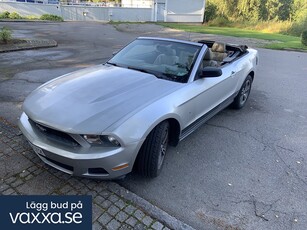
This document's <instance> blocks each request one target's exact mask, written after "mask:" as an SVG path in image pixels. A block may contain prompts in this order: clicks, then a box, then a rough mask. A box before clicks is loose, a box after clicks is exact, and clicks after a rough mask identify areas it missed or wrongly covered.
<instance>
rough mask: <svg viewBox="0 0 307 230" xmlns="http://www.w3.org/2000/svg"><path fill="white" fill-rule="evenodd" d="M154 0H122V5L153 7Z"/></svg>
mask: <svg viewBox="0 0 307 230" xmlns="http://www.w3.org/2000/svg"><path fill="white" fill-rule="evenodd" d="M153 2H154V0H122V1H121V5H122V7H141V8H152V7H153Z"/></svg>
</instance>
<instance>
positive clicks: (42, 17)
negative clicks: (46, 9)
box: [40, 14, 64, 22]
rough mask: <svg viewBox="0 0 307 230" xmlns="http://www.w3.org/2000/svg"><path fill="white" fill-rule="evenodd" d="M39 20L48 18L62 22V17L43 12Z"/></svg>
mask: <svg viewBox="0 0 307 230" xmlns="http://www.w3.org/2000/svg"><path fill="white" fill-rule="evenodd" d="M40 19H41V20H49V21H59V22H63V21H64V20H63V18H62V17H60V16H57V15H53V14H43V15H42V16H41V17H40Z"/></svg>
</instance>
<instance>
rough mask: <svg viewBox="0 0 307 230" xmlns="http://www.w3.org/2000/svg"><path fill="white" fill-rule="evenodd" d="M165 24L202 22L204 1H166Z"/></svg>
mask: <svg viewBox="0 0 307 230" xmlns="http://www.w3.org/2000/svg"><path fill="white" fill-rule="evenodd" d="M165 7H166V12H165V21H166V22H203V18H204V11H205V0H189V1H186V0H166V5H165Z"/></svg>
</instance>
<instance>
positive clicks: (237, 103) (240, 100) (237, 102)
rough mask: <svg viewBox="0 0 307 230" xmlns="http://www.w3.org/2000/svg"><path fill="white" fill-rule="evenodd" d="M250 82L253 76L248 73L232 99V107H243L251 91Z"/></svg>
mask: <svg viewBox="0 0 307 230" xmlns="http://www.w3.org/2000/svg"><path fill="white" fill-rule="evenodd" d="M252 83H253V78H252V77H251V76H250V75H248V76H247V77H246V79H245V81H244V82H243V85H242V87H241V89H240V90H239V93H238V95H237V96H236V97H235V99H234V100H233V103H232V107H233V108H234V109H242V108H243V107H244V105H245V103H246V101H247V99H248V96H249V94H250V92H251V88H252Z"/></svg>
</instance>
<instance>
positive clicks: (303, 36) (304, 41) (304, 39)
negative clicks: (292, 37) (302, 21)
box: [301, 30, 307, 46]
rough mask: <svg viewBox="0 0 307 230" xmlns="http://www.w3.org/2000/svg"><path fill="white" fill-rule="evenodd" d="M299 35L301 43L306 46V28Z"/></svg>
mask: <svg viewBox="0 0 307 230" xmlns="http://www.w3.org/2000/svg"><path fill="white" fill-rule="evenodd" d="M301 37H302V44H303V45H305V46H307V30H305V31H303V33H302V35H301Z"/></svg>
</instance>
